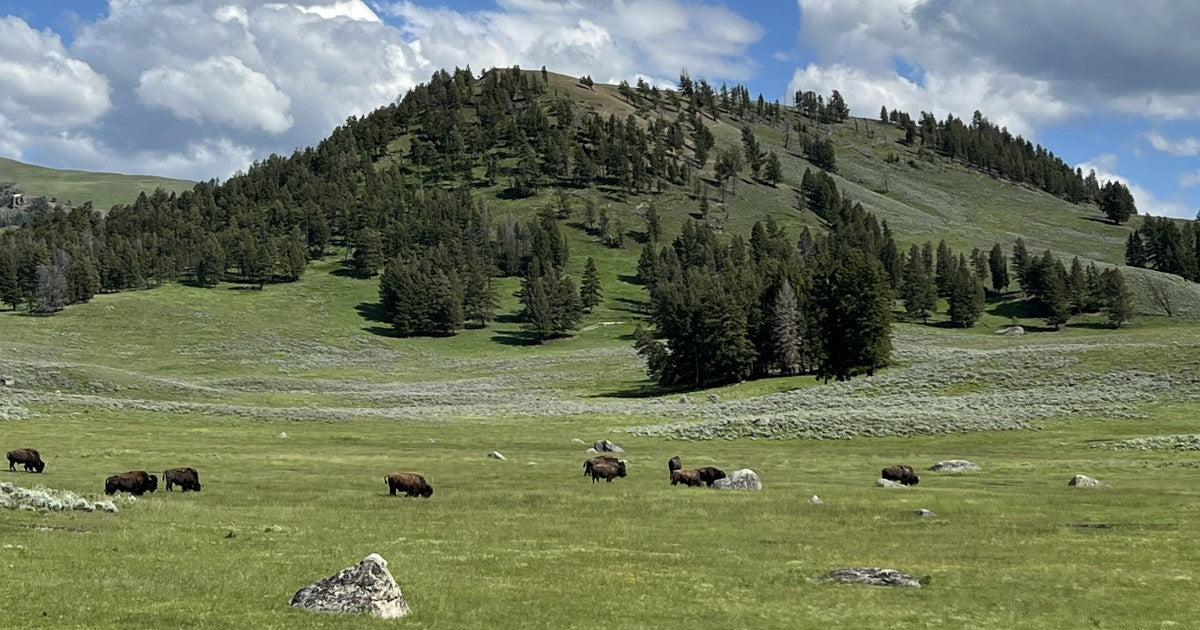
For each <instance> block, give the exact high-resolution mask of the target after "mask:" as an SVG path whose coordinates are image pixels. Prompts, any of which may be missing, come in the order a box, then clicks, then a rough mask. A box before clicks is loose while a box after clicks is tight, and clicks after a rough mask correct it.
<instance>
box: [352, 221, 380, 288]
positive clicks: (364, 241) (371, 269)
mask: <svg viewBox="0 0 1200 630" xmlns="http://www.w3.org/2000/svg"><path fill="white" fill-rule="evenodd" d="M383 258H384V256H383V239H382V238H381V237H380V235H379V230H374V229H365V230H359V232H358V234H357V235H356V236H355V239H354V253H353V254H352V255H351V259H352V261H353V262H352V263H351V266H352V268H353V269H354V275H356V276H358V277H359V278H370V277H372V276H374V275H375V274H377V273H379V268H380V267H382V266H383Z"/></svg>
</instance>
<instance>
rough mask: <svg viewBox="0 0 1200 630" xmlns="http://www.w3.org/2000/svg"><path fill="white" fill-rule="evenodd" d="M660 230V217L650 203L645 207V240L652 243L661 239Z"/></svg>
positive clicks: (661, 228)
mask: <svg viewBox="0 0 1200 630" xmlns="http://www.w3.org/2000/svg"><path fill="white" fill-rule="evenodd" d="M662 230H663V227H662V217H660V216H659V215H658V209H657V208H655V207H654V204H653V203H651V204H650V207H648V208H646V240H647V241H648V242H649V244H651V245H653V244H654V243H657V242H658V241H659V240H661V239H662Z"/></svg>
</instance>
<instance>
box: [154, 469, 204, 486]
mask: <svg viewBox="0 0 1200 630" xmlns="http://www.w3.org/2000/svg"><path fill="white" fill-rule="evenodd" d="M162 478H163V481H165V482H166V483H167V492H170V491H171V488H172V487H173V486H179V487H180V488H181V489H182V490H183V491H184V492H187V491H188V490H195V491H196V492H200V473H198V472H196V469H195V468H186V467H185V468H172V469H170V470H165V471H163V476H162Z"/></svg>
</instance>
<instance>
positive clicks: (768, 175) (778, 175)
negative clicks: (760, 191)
mask: <svg viewBox="0 0 1200 630" xmlns="http://www.w3.org/2000/svg"><path fill="white" fill-rule="evenodd" d="M763 179H764V180H766V182H767V183H768V184H770V185H771V187H772V188H774V187H775V186H777V185H779V182H781V181H783V166H782V165H781V164H780V163H779V156H778V155H776V154H775V152H774V151H771V152H770V153H768V154H767V162H766V166H765V170H764V172H763Z"/></svg>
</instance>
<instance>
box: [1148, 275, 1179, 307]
mask: <svg viewBox="0 0 1200 630" xmlns="http://www.w3.org/2000/svg"><path fill="white" fill-rule="evenodd" d="M1146 286H1147V288H1149V290H1150V299H1151V300H1153V301H1154V303H1155V304H1157V305H1158V307H1159V308H1161V309H1162V310H1163V312H1164V313H1166V314H1167V317H1174V315H1175V310H1174V308H1173V306H1174V304H1173V302H1172V298H1171V285H1170V284H1168V283H1167V282H1166V281H1165V280H1159V279H1157V278H1151V279H1150V281H1149V282H1148V283H1147V285H1146Z"/></svg>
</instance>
